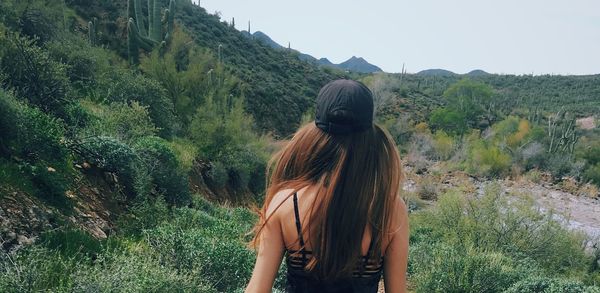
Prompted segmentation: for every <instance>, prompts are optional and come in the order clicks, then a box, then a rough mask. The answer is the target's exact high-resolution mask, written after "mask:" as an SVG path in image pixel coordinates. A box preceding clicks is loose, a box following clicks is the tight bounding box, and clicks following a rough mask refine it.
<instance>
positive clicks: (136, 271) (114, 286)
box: [0, 245, 215, 292]
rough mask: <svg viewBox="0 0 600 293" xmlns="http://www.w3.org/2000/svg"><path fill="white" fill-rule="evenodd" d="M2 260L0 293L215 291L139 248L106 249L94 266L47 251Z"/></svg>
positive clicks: (34, 250) (39, 249) (76, 257)
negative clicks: (50, 292)
mask: <svg viewBox="0 0 600 293" xmlns="http://www.w3.org/2000/svg"><path fill="white" fill-rule="evenodd" d="M8 258H10V259H8ZM0 259H1V261H0V271H1V272H2V274H0V291H2V292H38V291H48V290H49V291H52V292H114V291H129V292H143V291H154V290H157V291H160V292H192V291H198V290H199V291H201V292H215V291H214V289H212V288H211V286H210V285H208V284H207V282H206V281H205V280H204V279H203V278H202V277H201V276H198V275H192V274H178V273H177V272H175V271H172V270H168V269H165V267H164V266H163V265H162V264H161V263H159V262H158V261H157V260H155V259H154V258H153V255H152V253H150V252H147V251H144V250H143V247H141V246H140V245H137V247H132V248H131V249H128V250H122V249H120V250H110V249H106V250H103V253H102V254H99V255H98V256H97V257H96V258H95V260H94V261H91V259H89V258H86V257H81V256H80V255H78V254H77V253H75V254H69V255H68V256H63V255H62V254H61V253H59V252H57V251H55V250H53V249H49V248H45V247H33V248H28V249H26V250H21V251H19V252H18V253H17V254H16V255H8V254H4V253H3V255H2V257H1V258H0Z"/></svg>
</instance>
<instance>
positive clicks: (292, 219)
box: [274, 188, 389, 293]
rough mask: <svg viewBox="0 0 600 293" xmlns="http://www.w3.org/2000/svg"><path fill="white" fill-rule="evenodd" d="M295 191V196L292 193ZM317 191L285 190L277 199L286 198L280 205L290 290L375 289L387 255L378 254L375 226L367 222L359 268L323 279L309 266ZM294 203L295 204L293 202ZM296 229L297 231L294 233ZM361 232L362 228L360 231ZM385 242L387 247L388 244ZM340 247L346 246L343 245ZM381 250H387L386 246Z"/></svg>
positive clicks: (288, 290)
mask: <svg viewBox="0 0 600 293" xmlns="http://www.w3.org/2000/svg"><path fill="white" fill-rule="evenodd" d="M290 193H293V195H292V198H291V199H290V198H289V196H288V195H289V194H290ZM315 195H316V193H315V192H314V190H311V189H310V188H304V189H301V190H299V191H297V192H293V190H283V191H282V192H281V193H280V194H279V197H281V198H276V199H274V202H281V201H283V205H282V206H281V207H280V208H279V209H278V211H277V212H280V213H281V214H282V215H280V216H279V217H277V218H278V219H280V225H281V227H282V232H283V239H284V243H285V247H286V253H285V258H286V264H287V285H286V290H287V292H324V293H325V292H365V293H367V292H369V293H371V292H372V293H375V292H377V290H378V287H379V281H380V279H381V275H382V272H383V260H384V256H383V255H381V253H379V252H378V251H379V250H377V252H376V253H375V254H379V255H372V254H373V252H374V247H373V242H374V241H373V238H372V237H371V234H372V232H371V228H370V227H369V226H368V225H367V226H366V227H365V229H363V230H364V231H363V232H362V235H363V238H362V246H361V257H360V258H359V259H357V262H356V268H355V270H354V271H353V273H352V276H351V277H347V278H340V279H334V280H319V279H317V278H315V276H313V275H312V274H311V273H310V272H307V271H306V266H307V264H308V262H309V261H310V259H311V258H312V257H313V256H312V250H311V245H310V239H309V233H308V227H309V225H310V218H311V217H310V209H311V207H312V206H313V205H314V204H315V202H314V201H315V200H316V198H315V197H316V196H315ZM290 203H291V204H290ZM294 230H295V231H296V233H294ZM356 232H357V233H361V231H356ZM387 242H389V241H386V242H384V245H385V246H384V247H387V244H388V243H387ZM340 249H346V248H345V247H340ZM381 251H385V249H382V250H381Z"/></svg>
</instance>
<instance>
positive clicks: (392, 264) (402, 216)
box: [383, 199, 409, 293]
mask: <svg viewBox="0 0 600 293" xmlns="http://www.w3.org/2000/svg"><path fill="white" fill-rule="evenodd" d="M395 210H396V211H398V214H397V215H396V216H395V217H394V219H393V220H392V223H393V225H392V227H396V228H392V229H393V232H394V233H393V234H392V235H391V237H392V239H391V240H390V243H389V244H388V247H387V249H386V252H385V258H384V264H383V273H384V282H385V292H389V293H396V292H399V293H405V292H406V267H407V265H408V237H409V236H408V235H409V226H408V211H407V209H406V205H405V204H404V201H402V200H401V199H400V200H399V201H398V204H397V206H396V208H395Z"/></svg>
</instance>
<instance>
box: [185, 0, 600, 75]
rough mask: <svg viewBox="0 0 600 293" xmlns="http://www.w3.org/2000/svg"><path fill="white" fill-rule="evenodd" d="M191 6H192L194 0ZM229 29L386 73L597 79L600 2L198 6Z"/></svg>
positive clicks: (325, 0)
mask: <svg viewBox="0 0 600 293" xmlns="http://www.w3.org/2000/svg"><path fill="white" fill-rule="evenodd" d="M194 1H197V0H194ZM200 5H201V6H202V7H204V8H205V9H206V10H207V11H208V12H209V13H211V14H214V13H216V12H218V13H219V14H220V15H221V19H222V20H224V21H228V22H230V21H231V19H232V18H233V17H235V24H236V28H237V29H239V30H246V29H247V27H248V21H250V23H251V31H252V32H255V31H257V30H260V31H262V32H264V33H266V34H267V35H269V36H270V37H271V38H272V39H273V40H275V41H276V42H278V43H279V44H281V45H283V46H287V44H288V42H289V43H291V47H292V48H294V49H297V50H299V51H301V52H303V53H307V54H310V55H312V56H314V57H316V58H322V57H326V58H328V59H329V60H330V61H332V62H334V63H340V62H343V61H345V60H347V59H348V58H350V57H352V56H357V57H363V58H365V59H366V60H367V61H369V62H370V63H372V64H375V65H377V66H379V67H381V68H382V69H383V70H384V71H386V72H401V71H402V67H403V65H404V66H405V68H406V71H407V72H409V73H415V72H418V71H420V70H424V69H431V68H442V69H447V70H451V71H453V72H456V73H467V72H469V71H471V70H474V69H482V70H485V71H487V72H490V73H499V74H534V75H539V74H563V75H571V74H574V75H581V74H598V73H600V0H496V1H489V0H453V1H450V0H370V1H356V0H319V1H317V0H302V1H299V0H295V1H289V0H252V1H250V0H200Z"/></svg>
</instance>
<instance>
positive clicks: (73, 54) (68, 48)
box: [45, 34, 113, 95]
mask: <svg viewBox="0 0 600 293" xmlns="http://www.w3.org/2000/svg"><path fill="white" fill-rule="evenodd" d="M61 37H62V38H61V39H60V40H55V41H50V42H48V43H47V44H46V46H45V48H46V49H47V50H48V53H49V54H50V56H51V57H52V58H53V59H54V60H56V61H57V62H60V63H62V64H64V65H65V69H66V70H65V72H66V75H67V77H68V78H69V81H70V82H71V84H72V85H73V86H74V87H75V88H76V89H77V90H79V92H80V95H89V94H92V92H93V90H94V87H95V86H97V84H98V79H100V78H101V74H103V73H105V72H108V71H109V70H110V66H111V65H112V64H110V63H111V62H112V61H113V60H111V59H112V58H111V57H112V56H111V54H110V53H109V51H108V50H105V49H103V48H100V47H94V46H92V45H90V42H89V40H85V39H83V38H80V37H78V36H74V35H70V34H64V35H62V36H61Z"/></svg>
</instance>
